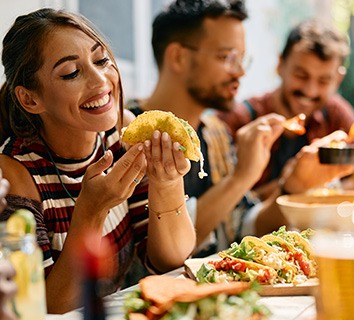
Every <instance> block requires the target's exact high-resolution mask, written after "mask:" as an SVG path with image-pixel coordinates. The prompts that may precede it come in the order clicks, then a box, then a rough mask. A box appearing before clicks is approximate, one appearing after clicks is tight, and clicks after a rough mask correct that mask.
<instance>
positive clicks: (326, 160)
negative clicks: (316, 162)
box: [318, 144, 354, 164]
mask: <svg viewBox="0 0 354 320" xmlns="http://www.w3.org/2000/svg"><path fill="white" fill-rule="evenodd" d="M318 155H319V158H320V163H323V164H354V144H346V145H345V146H343V147H319V148H318Z"/></svg>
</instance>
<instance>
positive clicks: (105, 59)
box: [95, 57, 109, 66]
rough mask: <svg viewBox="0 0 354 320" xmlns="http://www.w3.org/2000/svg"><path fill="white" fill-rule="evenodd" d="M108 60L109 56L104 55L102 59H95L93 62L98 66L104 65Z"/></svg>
mask: <svg viewBox="0 0 354 320" xmlns="http://www.w3.org/2000/svg"><path fill="white" fill-rule="evenodd" d="M108 61H109V58H108V57H105V58H103V59H100V60H98V61H96V62H95V64H97V65H98V66H104V65H105V64H106V63H107V62H108Z"/></svg>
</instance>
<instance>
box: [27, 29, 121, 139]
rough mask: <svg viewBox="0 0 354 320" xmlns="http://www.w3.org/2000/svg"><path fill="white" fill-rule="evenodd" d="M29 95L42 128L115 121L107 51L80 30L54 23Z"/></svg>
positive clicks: (92, 127) (97, 126)
mask: <svg viewBox="0 0 354 320" xmlns="http://www.w3.org/2000/svg"><path fill="white" fill-rule="evenodd" d="M42 58H43V61H44V63H43V65H42V67H41V68H40V69H39V70H38V72H37V76H38V79H39V83H40V89H39V90H38V91H36V92H35V93H34V97H35V99H36V100H35V101H36V109H35V112H36V113H38V114H39V115H40V116H41V118H42V120H43V123H44V128H43V129H44V132H43V134H44V135H46V134H48V133H50V134H53V133H54V134H55V133H63V132H64V131H65V130H66V132H70V131H71V132H78V131H94V132H98V131H104V130H107V129H110V128H112V127H113V126H114V125H115V124H116V123H117V117H118V112H117V109H118V104H119V101H118V89H117V86H118V84H119V81H120V80H119V75H118V72H117V70H116V69H115V67H114V65H113V62H112V61H111V59H110V58H109V56H108V53H107V51H106V50H105V49H104V48H103V47H102V46H100V45H99V44H98V43H97V42H96V41H95V40H93V39H91V38H90V37H88V36H87V35H86V34H84V33H83V32H82V31H80V30H78V29H75V28H72V27H60V28H57V29H55V30H54V31H53V32H51V33H50V34H49V36H48V39H47V41H46V44H45V45H44V50H43V53H42Z"/></svg>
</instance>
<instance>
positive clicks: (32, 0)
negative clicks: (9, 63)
mask: <svg viewBox="0 0 354 320" xmlns="http://www.w3.org/2000/svg"><path fill="white" fill-rule="evenodd" d="M77 4H78V0H0V39H1V43H0V51H2V39H3V38H4V35H5V34H6V32H7V31H8V30H9V29H10V27H11V25H12V23H13V22H14V20H15V19H16V17H17V16H19V15H21V14H26V13H28V12H31V11H34V10H37V9H40V8H43V7H52V8H66V9H68V10H72V11H77V7H78V6H77ZM4 79H5V77H4V69H3V67H2V64H1V63H0V81H1V84H2V82H3V81H4Z"/></svg>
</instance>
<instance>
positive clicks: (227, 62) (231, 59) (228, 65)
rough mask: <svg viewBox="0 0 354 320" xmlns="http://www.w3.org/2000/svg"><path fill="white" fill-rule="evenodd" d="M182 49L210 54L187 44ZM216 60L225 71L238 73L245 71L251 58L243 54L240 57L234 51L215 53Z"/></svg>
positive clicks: (249, 64)
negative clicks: (222, 64)
mask: <svg viewBox="0 0 354 320" xmlns="http://www.w3.org/2000/svg"><path fill="white" fill-rule="evenodd" d="M182 47H184V48H186V49H189V50H192V51H196V52H200V53H204V54H211V53H212V52H211V51H209V50H203V49H200V48H198V47H195V46H191V45H188V44H182ZM216 58H217V59H219V60H220V61H222V62H223V63H224V69H225V71H226V72H230V73H234V72H240V71H241V69H243V70H244V71H246V70H247V69H248V68H249V67H250V66H251V63H252V57H251V56H250V55H248V54H244V55H243V56H240V54H239V52H238V51H237V50H236V49H231V50H228V51H227V52H225V53H223V52H218V53H216Z"/></svg>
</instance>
